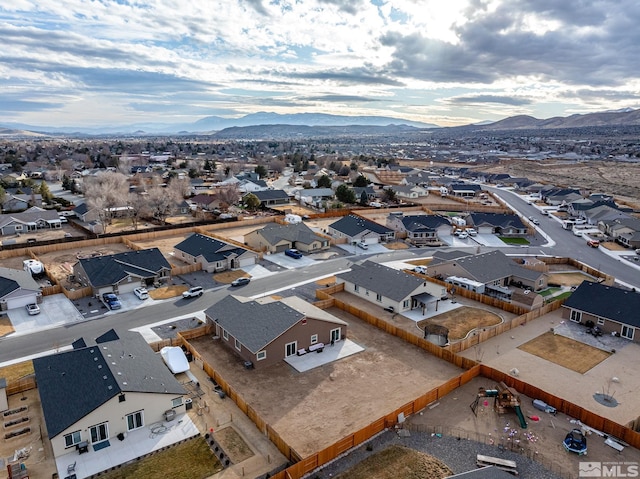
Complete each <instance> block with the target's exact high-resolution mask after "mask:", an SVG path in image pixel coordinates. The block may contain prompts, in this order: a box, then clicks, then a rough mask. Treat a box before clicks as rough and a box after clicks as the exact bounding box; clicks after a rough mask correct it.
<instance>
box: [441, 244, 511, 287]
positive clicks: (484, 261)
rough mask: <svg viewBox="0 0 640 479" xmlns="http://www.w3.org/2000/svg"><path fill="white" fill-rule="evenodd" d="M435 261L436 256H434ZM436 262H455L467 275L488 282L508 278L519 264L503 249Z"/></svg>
mask: <svg viewBox="0 0 640 479" xmlns="http://www.w3.org/2000/svg"><path fill="white" fill-rule="evenodd" d="M434 261H435V258H434ZM434 261H432V263H433V264H434V265H435V264H442V263H455V264H456V265H457V267H459V268H461V269H463V270H464V271H466V274H465V275H464V276H465V277H467V278H469V279H473V280H475V281H480V282H481V283H485V284H486V283H488V282H490V281H495V280H497V279H502V278H507V277H510V276H511V275H512V274H513V271H514V267H515V266H517V265H516V264H515V263H514V262H513V261H512V260H510V259H509V258H508V257H507V256H506V255H505V254H504V253H503V252H502V251H489V252H487V253H482V254H476V255H472V254H470V255H465V256H461V257H454V258H451V259H448V260H445V261H438V263H435V262H434Z"/></svg>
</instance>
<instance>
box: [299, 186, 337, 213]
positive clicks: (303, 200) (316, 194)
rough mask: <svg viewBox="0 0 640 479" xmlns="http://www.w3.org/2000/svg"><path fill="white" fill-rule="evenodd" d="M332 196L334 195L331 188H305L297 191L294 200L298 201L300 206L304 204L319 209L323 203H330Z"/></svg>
mask: <svg viewBox="0 0 640 479" xmlns="http://www.w3.org/2000/svg"><path fill="white" fill-rule="evenodd" d="M334 196H335V193H334V191H333V190H332V189H331V188H307V189H304V190H297V191H296V192H295V195H294V198H295V199H296V200H298V201H299V202H300V204H301V205H305V204H306V205H312V206H315V207H317V208H319V207H320V206H321V205H322V202H323V201H330V200H332V199H333V198H334Z"/></svg>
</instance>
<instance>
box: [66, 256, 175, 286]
mask: <svg viewBox="0 0 640 479" xmlns="http://www.w3.org/2000/svg"><path fill="white" fill-rule="evenodd" d="M73 274H74V275H75V279H76V281H79V282H80V283H81V284H82V285H83V286H91V287H92V288H93V294H94V295H95V296H101V295H102V294H103V293H116V294H123V293H131V292H133V290H134V289H135V288H137V287H139V286H144V285H150V284H154V283H161V282H165V281H167V280H168V279H169V278H170V277H171V265H170V264H169V262H168V261H167V260H166V259H165V257H164V256H163V255H162V253H161V252H160V250H159V249H158V248H148V249H142V250H137V251H127V252H125V253H116V254H110V255H105V256H96V257H93V258H83V259H80V261H78V262H77V263H76V264H74V265H73Z"/></svg>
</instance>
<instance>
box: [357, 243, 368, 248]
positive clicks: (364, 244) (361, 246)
mask: <svg viewBox="0 0 640 479" xmlns="http://www.w3.org/2000/svg"><path fill="white" fill-rule="evenodd" d="M358 248H360V249H369V245H368V244H367V243H365V242H364V241H360V242H358Z"/></svg>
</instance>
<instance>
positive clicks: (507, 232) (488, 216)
mask: <svg viewBox="0 0 640 479" xmlns="http://www.w3.org/2000/svg"><path fill="white" fill-rule="evenodd" d="M465 219H466V223H467V226H473V227H474V228H475V229H476V231H477V232H478V233H479V234H497V235H501V236H512V237H513V236H526V234H527V227H526V226H525V225H524V223H523V222H522V220H521V219H520V217H519V216H518V215H516V214H511V213H471V214H469V215H468V216H467V217H466V218H465Z"/></svg>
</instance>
